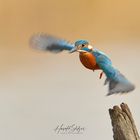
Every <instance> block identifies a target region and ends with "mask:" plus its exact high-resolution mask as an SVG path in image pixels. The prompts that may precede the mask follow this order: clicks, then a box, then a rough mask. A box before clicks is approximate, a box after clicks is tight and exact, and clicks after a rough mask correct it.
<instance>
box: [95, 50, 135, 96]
mask: <svg viewBox="0 0 140 140" xmlns="http://www.w3.org/2000/svg"><path fill="white" fill-rule="evenodd" d="M93 55H94V56H95V57H96V62H97V64H98V65H99V67H100V68H101V69H102V70H103V72H104V73H105V75H106V77H107V78H106V80H105V85H106V84H109V88H108V94H107V95H111V94H114V93H126V92H130V91H132V90H134V88H135V86H134V85H133V84H132V83H130V81H128V80H127V79H126V77H125V76H124V75H122V74H121V73H120V72H119V71H118V70H117V69H116V68H114V67H113V66H112V62H111V60H110V59H109V57H108V56H106V55H105V54H104V53H103V52H101V51H98V50H96V49H95V50H93Z"/></svg>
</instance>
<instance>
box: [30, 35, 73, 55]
mask: <svg viewBox="0 0 140 140" xmlns="http://www.w3.org/2000/svg"><path fill="white" fill-rule="evenodd" d="M29 43H30V46H31V47H32V48H35V49H39V50H44V51H51V52H55V53H57V52H61V51H63V50H68V51H70V50H71V49H72V48H73V47H74V45H73V44H70V43H69V42H67V41H65V40H63V39H59V38H56V37H54V36H50V35H47V34H43V33H41V34H36V35H33V36H32V37H31V39H30V42H29Z"/></svg>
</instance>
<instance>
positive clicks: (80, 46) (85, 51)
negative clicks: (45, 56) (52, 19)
mask: <svg viewBox="0 0 140 140" xmlns="http://www.w3.org/2000/svg"><path fill="white" fill-rule="evenodd" d="M30 46H31V47H32V48H35V49H39V50H43V51H50V52H54V53H59V52H62V51H65V50H66V51H69V53H74V52H78V53H79V58H80V61H81V63H82V64H83V65H84V66H85V67H86V68H87V69H90V70H92V71H95V70H101V73H100V79H101V77H102V75H103V73H104V74H105V75H106V80H105V82H104V85H108V93H107V95H112V94H116V93H127V92H130V91H132V90H134V89H135V86H134V85H133V84H132V83H131V82H130V81H129V80H128V79H127V78H126V77H125V76H124V75H123V74H121V73H120V71H119V70H118V69H116V68H115V67H114V66H113V65H112V62H111V59H110V58H109V57H108V56H107V55H106V54H105V53H103V52H102V51H99V50H98V49H96V48H93V46H91V45H90V44H89V42H88V41H86V40H78V41H76V42H75V43H69V42H68V41H66V40H63V39H60V38H57V37H55V36H51V35H47V34H44V33H40V34H35V35H33V36H32V37H31V38H30Z"/></svg>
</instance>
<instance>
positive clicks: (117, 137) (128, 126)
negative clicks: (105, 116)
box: [109, 103, 140, 140]
mask: <svg viewBox="0 0 140 140" xmlns="http://www.w3.org/2000/svg"><path fill="white" fill-rule="evenodd" d="M109 114H110V118H111V122H112V126H113V133H114V135H113V137H114V140H140V137H139V134H138V131H137V129H136V126H135V123H134V119H133V117H132V114H131V112H130V109H129V107H128V106H127V104H125V103H122V104H121V105H120V107H119V106H114V107H113V109H109Z"/></svg>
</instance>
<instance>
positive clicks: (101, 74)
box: [99, 71, 104, 79]
mask: <svg viewBox="0 0 140 140" xmlns="http://www.w3.org/2000/svg"><path fill="white" fill-rule="evenodd" d="M103 74H104V72H103V71H102V72H101V73H100V76H99V79H101V78H102V76H103Z"/></svg>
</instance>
